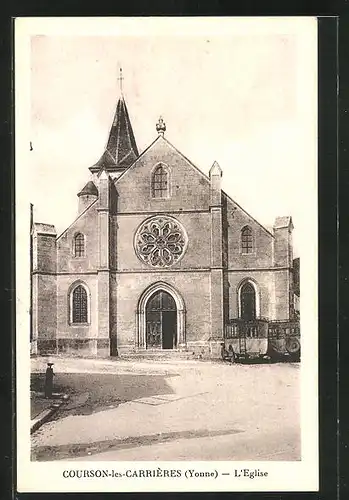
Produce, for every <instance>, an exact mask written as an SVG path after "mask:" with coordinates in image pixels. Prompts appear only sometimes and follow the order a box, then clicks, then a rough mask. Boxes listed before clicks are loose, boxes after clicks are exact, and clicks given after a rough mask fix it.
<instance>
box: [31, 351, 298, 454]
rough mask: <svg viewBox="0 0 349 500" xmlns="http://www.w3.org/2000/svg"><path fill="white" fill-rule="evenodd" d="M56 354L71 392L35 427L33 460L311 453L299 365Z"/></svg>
mask: <svg viewBox="0 0 349 500" xmlns="http://www.w3.org/2000/svg"><path fill="white" fill-rule="evenodd" d="M50 359H51V360H52V361H53V362H54V370H55V372H56V375H55V378H54V389H55V390H57V391H59V392H61V391H65V392H69V394H70V399H69V402H68V403H67V404H66V405H64V406H63V407H62V409H61V410H59V411H58V413H57V414H56V415H55V420H53V421H51V422H48V423H46V424H44V425H43V426H42V427H41V428H40V429H39V430H38V431H36V432H35V433H34V434H33V436H32V459H33V460H67V459H69V460H94V461H96V460H125V461H126V460H300V458H301V457H300V424H299V420H300V409H299V389H300V387H299V378H300V377H299V376H300V365H299V364H297V363H275V364H250V365H240V364H229V363H223V362H222V363H219V362H216V363H214V362H201V361H183V360H178V361H176V362H175V361H157V362H151V361H136V360H134V361H121V360H88V359H72V358H71V359H67V358H50ZM46 361H47V360H46V359H45V358H33V360H32V372H33V373H32V389H33V390H42V384H43V372H44V370H45V366H46Z"/></svg>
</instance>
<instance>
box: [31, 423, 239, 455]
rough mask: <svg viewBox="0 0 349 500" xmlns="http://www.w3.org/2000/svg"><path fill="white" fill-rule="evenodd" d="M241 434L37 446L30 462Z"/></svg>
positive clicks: (174, 435)
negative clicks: (181, 440) (182, 440)
mask: <svg viewBox="0 0 349 500" xmlns="http://www.w3.org/2000/svg"><path fill="white" fill-rule="evenodd" d="M240 432H243V431H241V430H237V429H227V430H217V431H209V430H207V429H202V430H190V431H177V432H164V433H161V434H150V435H146V436H134V437H126V438H121V439H120V438H118V439H111V440H106V441H96V442H94V443H76V444H64V445H59V446H38V447H37V448H34V449H32V456H31V460H34V461H52V460H64V459H68V460H69V459H71V458H78V457H86V456H87V455H94V454H96V453H104V452H106V451H112V450H122V449H127V448H137V447H140V446H149V445H153V444H159V443H166V442H169V441H176V440H178V439H195V438H202V437H215V436H225V435H229V434H238V433H240Z"/></svg>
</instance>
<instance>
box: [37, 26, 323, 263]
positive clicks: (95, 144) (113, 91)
mask: <svg viewBox="0 0 349 500" xmlns="http://www.w3.org/2000/svg"><path fill="white" fill-rule="evenodd" d="M180 21H181V20H179V22H180ZM267 21H268V19H266V20H264V19H263V18H259V19H258V21H255V22H258V23H259V24H260V25H261V26H262V25H263V23H265V22H267ZM269 21H270V19H269ZM299 21H300V20H299V19H298V20H297V21H295V25H296V24H297V22H299ZM304 21H307V22H308V23H311V22H314V20H312V19H309V18H308V19H304ZM238 23H239V19H231V28H232V29H231V30H229V31H227V30H223V34H219V31H218V34H217V33H216V32H214V33H210V32H207V34H206V33H204V34H202V33H198V34H193V35H190V34H189V35H188V34H186V33H184V34H181V35H177V36H176V35H175V32H176V31H175V30H174V31H173V33H171V32H169V34H168V35H166V34H165V35H162V36H151V35H149V34H146V35H138V36H137V35H136V36H110V35H107V36H86V35H85V36H80V35H79V36H71V35H65V36H60V35H50V36H45V35H38V36H33V37H32V38H31V61H30V63H31V82H30V83H31V125H30V140H31V141H32V144H33V151H31V152H30V157H29V160H30V163H29V168H30V171H31V175H30V179H31V183H32V185H31V186H30V192H31V202H32V203H33V204H34V219H35V221H36V222H47V223H51V224H54V225H55V226H56V229H57V231H58V233H60V232H62V231H63V230H64V229H65V228H66V227H67V226H68V225H70V224H71V223H72V222H73V220H74V219H75V217H76V215H77V206H78V198H77V196H76V195H77V193H78V191H79V190H80V189H81V188H82V187H83V186H84V184H85V183H86V182H87V181H88V180H89V178H90V172H89V170H88V167H90V166H92V165H93V164H94V163H95V162H96V161H97V160H98V159H99V157H100V156H101V154H102V153H103V151H104V147H105V145H106V141H107V137H108V134H109V129H110V126H111V122H112V119H113V115H114V112H115V107H116V103H117V99H118V97H119V82H118V80H117V77H118V71H119V67H120V66H122V68H123V75H124V81H123V90H124V96H125V100H126V103H127V106H128V111H129V115H130V119H131V122H132V125H133V130H134V134H135V137H136V142H137V145H138V149H139V150H140V152H141V151H143V150H144V149H145V148H146V147H147V146H148V145H149V144H150V143H151V142H152V141H153V140H154V139H155V138H156V136H157V133H156V130H155V124H156V121H157V119H158V117H159V115H162V116H163V118H164V120H165V122H166V125H167V131H166V134H165V136H166V137H167V138H168V140H169V141H170V142H171V143H172V144H173V145H174V146H176V147H177V148H178V149H179V150H180V151H181V152H182V153H183V154H184V155H185V156H187V157H188V158H189V159H190V160H191V161H192V162H193V163H194V164H195V165H197V166H198V167H199V168H200V169H201V170H202V171H203V172H204V173H206V174H208V170H209V168H210V166H211V165H212V163H213V161H214V160H216V161H218V163H219V164H220V166H221V167H222V169H223V179H222V187H223V189H224V190H225V191H226V192H227V193H228V194H229V195H230V196H231V197H232V198H233V199H234V200H235V201H236V202H237V203H239V204H240V205H241V206H242V207H243V208H244V209H245V210H247V212H249V213H250V214H251V215H252V216H253V217H255V218H256V219H257V220H258V221H259V222H261V223H262V224H263V225H265V226H267V227H270V226H272V225H273V222H274V219H275V217H276V216H281V215H292V217H293V222H294V225H295V231H294V243H295V255H296V254H297V227H298V225H299V224H301V223H302V220H303V223H304V217H305V209H304V203H302V202H301V200H302V184H303V180H304V175H305V172H307V171H309V169H313V171H314V172H315V170H314V164H313V165H311V164H309V162H310V161H311V159H312V158H313V156H312V154H313V151H314V148H315V149H316V144H314V128H315V129H316V119H315V117H313V116H312V115H311V114H310V115H309V113H311V111H312V109H314V103H316V95H315V93H312V90H313V87H312V85H311V84H312V82H313V80H314V66H312V65H309V59H307V60H306V62H307V64H305V59H304V57H303V54H304V49H305V45H304V42H305V40H304V33H303V31H304V30H303V31H302V30H301V31H300V32H299V31H297V30H294V32H292V29H291V30H290V29H288V30H286V32H285V34H283V33H282V29H281V33H280V23H279V24H278V25H275V26H276V27H277V29H276V30H274V31H276V32H275V33H273V30H272V29H271V30H268V31H266V32H265V33H263V30H262V32H260V33H258V32H256V33H254V34H251V31H249V32H248V34H244V33H243V32H241V29H239V30H237V31H236V33H234V27H235V26H238ZM291 26H292V24H291ZM315 82H316V77H315ZM308 103H309V107H308V108H307V104H308ZM312 106H313V107H312ZM314 119H315V121H314ZM315 139H316V138H315ZM28 147H29V145H28ZM315 168H316V167H315ZM308 177H309V176H308ZM313 178H314V176H313ZM313 187H314V189H316V184H314V186H313ZM308 188H309V186H308ZM304 196H306V192H304ZM314 201H315V202H316V198H315V199H314Z"/></svg>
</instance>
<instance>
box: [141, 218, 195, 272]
mask: <svg viewBox="0 0 349 500" xmlns="http://www.w3.org/2000/svg"><path fill="white" fill-rule="evenodd" d="M186 246H187V235H186V233H185V230H184V228H183V227H182V226H181V225H180V224H179V222H178V221H176V220H175V219H172V217H160V216H157V217H152V218H151V219H150V220H147V221H146V222H144V223H143V224H142V225H141V226H140V227H139V229H138V231H137V233H136V236H135V249H136V252H137V255H138V257H139V258H140V259H141V260H143V261H144V262H145V263H146V264H149V265H151V266H153V267H168V266H171V265H172V264H175V263H176V262H178V261H179V260H180V259H181V257H182V256H183V254H184V252H185V249H186Z"/></svg>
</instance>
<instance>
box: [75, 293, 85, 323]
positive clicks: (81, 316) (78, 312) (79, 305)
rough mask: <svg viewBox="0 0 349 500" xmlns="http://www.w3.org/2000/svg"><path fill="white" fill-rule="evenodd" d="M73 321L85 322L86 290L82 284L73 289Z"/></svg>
mask: <svg viewBox="0 0 349 500" xmlns="http://www.w3.org/2000/svg"><path fill="white" fill-rule="evenodd" d="M72 308H73V318H72V320H73V323H87V292H86V290H85V288H84V287H83V286H82V285H78V286H77V287H76V288H74V290H73V303H72Z"/></svg>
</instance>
